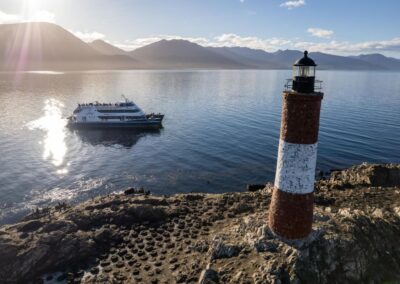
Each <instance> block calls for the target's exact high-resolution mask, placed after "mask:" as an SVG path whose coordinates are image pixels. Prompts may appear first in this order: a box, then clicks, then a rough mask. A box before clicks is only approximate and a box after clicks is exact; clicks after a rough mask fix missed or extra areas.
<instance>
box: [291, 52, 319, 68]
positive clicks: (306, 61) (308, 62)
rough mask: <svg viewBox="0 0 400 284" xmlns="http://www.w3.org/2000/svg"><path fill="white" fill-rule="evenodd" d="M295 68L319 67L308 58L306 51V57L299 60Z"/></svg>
mask: <svg viewBox="0 0 400 284" xmlns="http://www.w3.org/2000/svg"><path fill="white" fill-rule="evenodd" d="M293 66H317V64H315V62H314V60H312V59H311V58H310V57H308V51H307V50H306V51H304V57H303V58H300V59H299V60H297V61H296V62H295V63H294V65H293Z"/></svg>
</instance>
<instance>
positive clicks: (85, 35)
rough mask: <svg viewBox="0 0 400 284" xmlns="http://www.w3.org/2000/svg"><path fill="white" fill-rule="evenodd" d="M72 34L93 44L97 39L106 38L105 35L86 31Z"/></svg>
mask: <svg viewBox="0 0 400 284" xmlns="http://www.w3.org/2000/svg"><path fill="white" fill-rule="evenodd" d="M70 32H71V33H73V34H74V35H75V36H76V37H79V38H80V39H81V40H83V41H85V42H92V41H94V40H96V39H104V38H105V37H106V36H105V35H104V34H102V33H99V32H86V31H85V32H80V31H76V32H74V31H70Z"/></svg>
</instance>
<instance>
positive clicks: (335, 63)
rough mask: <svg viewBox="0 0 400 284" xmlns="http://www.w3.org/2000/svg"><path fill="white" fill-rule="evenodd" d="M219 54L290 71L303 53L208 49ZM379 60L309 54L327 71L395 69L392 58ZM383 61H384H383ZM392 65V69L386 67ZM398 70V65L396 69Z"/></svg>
mask: <svg viewBox="0 0 400 284" xmlns="http://www.w3.org/2000/svg"><path fill="white" fill-rule="evenodd" d="M210 49H212V50H214V51H217V52H218V53H219V54H221V55H224V56H227V57H229V58H230V59H232V60H235V61H237V62H241V63H242V64H245V65H251V66H253V67H254V68H260V69H290V68H292V66H293V63H294V62H295V61H296V60H297V59H299V58H301V57H302V56H303V52H301V51H298V50H278V51H276V52H272V53H269V52H265V51H263V50H258V49H250V48H243V47H218V48H215V47H214V48H210ZM380 56H381V59H380V60H378V59H377V60H375V61H373V60H369V61H367V60H364V59H362V58H358V57H346V56H338V55H331V54H326V53H321V52H311V53H310V57H312V58H313V59H314V60H315V62H317V64H318V69H329V70H387V69H396V65H395V64H394V63H393V61H394V60H396V59H394V58H388V57H385V56H383V55H380ZM384 59H385V60H384ZM378 63H380V64H378ZM389 64H393V65H394V66H393V68H388V66H387V65H389ZM397 69H398V70H400V65H399V67H398V68H397Z"/></svg>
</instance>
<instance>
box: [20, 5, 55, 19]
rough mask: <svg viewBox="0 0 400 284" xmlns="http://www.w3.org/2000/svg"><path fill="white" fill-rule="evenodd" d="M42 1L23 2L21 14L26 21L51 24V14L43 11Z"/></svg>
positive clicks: (53, 17)
mask: <svg viewBox="0 0 400 284" xmlns="http://www.w3.org/2000/svg"><path fill="white" fill-rule="evenodd" d="M43 4H44V1H43V0H25V1H24V2H23V7H22V14H23V17H24V19H25V20H26V21H30V22H32V21H33V22H50V23H53V22H54V20H55V16H54V14H53V13H51V12H49V11H47V10H44V9H43Z"/></svg>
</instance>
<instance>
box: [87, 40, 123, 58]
mask: <svg viewBox="0 0 400 284" xmlns="http://www.w3.org/2000/svg"><path fill="white" fill-rule="evenodd" d="M89 45H90V46H91V47H93V48H94V49H95V50H97V51H98V52H100V53H101V54H104V55H128V52H126V51H125V50H122V49H120V48H118V47H115V46H113V45H111V44H109V43H108V42H105V41H104V40H101V39H98V40H95V41H92V42H90V43H89Z"/></svg>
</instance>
